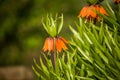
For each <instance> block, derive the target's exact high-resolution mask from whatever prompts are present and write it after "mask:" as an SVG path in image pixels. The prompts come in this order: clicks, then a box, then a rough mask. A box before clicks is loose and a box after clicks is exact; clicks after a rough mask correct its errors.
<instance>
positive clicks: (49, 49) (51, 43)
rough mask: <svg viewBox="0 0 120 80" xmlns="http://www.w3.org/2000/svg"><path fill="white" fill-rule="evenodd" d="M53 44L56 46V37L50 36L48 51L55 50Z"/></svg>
mask: <svg viewBox="0 0 120 80" xmlns="http://www.w3.org/2000/svg"><path fill="white" fill-rule="evenodd" d="M53 46H54V39H53V38H49V40H48V51H53Z"/></svg>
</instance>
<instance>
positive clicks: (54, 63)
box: [51, 38, 56, 70]
mask: <svg viewBox="0 0 120 80" xmlns="http://www.w3.org/2000/svg"><path fill="white" fill-rule="evenodd" d="M51 56H52V57H51V58H52V63H53V68H54V70H56V38H54V51H53V53H52V54H51Z"/></svg>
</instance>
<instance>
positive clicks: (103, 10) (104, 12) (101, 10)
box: [100, 6, 108, 16]
mask: <svg viewBox="0 0 120 80" xmlns="http://www.w3.org/2000/svg"><path fill="white" fill-rule="evenodd" d="M100 13H102V14H104V15H106V16H108V13H107V12H106V11H105V9H104V8H103V7H102V6H100Z"/></svg>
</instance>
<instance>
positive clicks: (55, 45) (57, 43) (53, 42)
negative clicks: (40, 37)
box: [43, 36, 69, 52]
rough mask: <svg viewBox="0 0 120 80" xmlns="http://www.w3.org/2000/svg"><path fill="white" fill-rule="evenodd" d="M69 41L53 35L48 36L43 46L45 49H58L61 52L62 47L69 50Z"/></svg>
mask: <svg viewBox="0 0 120 80" xmlns="http://www.w3.org/2000/svg"><path fill="white" fill-rule="evenodd" d="M68 43H69V42H68V41H67V40H66V39H64V38H63V37H61V36H60V37H56V38H55V39H54V38H52V37H48V38H46V40H45V43H44V46H43V51H44V52H46V51H49V52H50V51H54V49H56V50H57V51H58V52H61V51H62V49H64V50H67V49H68V48H67V46H66V44H68Z"/></svg>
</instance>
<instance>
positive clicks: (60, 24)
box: [58, 14, 63, 34]
mask: <svg viewBox="0 0 120 80" xmlns="http://www.w3.org/2000/svg"><path fill="white" fill-rule="evenodd" d="M59 19H60V22H59V24H58V34H59V33H60V31H61V29H62V27H63V14H62V15H61V16H60V17H59Z"/></svg>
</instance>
